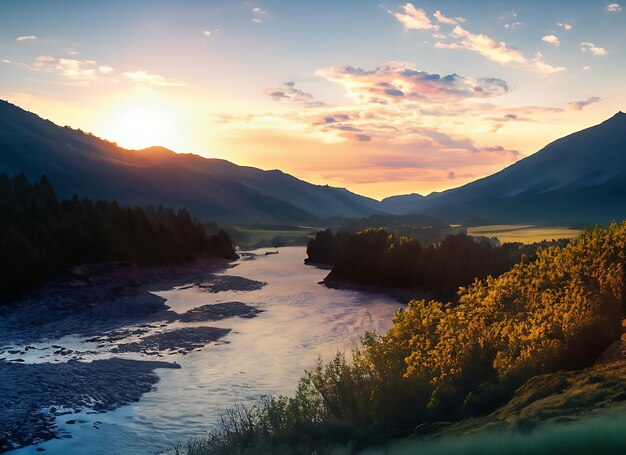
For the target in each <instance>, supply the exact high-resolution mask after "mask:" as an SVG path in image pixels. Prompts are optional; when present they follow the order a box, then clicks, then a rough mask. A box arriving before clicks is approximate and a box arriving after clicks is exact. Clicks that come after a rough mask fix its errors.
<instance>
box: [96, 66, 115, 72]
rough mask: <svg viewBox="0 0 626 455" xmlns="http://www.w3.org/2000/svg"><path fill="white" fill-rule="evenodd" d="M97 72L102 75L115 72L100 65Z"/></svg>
mask: <svg viewBox="0 0 626 455" xmlns="http://www.w3.org/2000/svg"><path fill="white" fill-rule="evenodd" d="M98 71H99V72H101V73H102V74H109V73H112V72H113V71H115V69H114V68H113V67H112V66H109V65H100V66H99V67H98Z"/></svg>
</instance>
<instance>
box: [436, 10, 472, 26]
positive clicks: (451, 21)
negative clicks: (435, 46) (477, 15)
mask: <svg viewBox="0 0 626 455" xmlns="http://www.w3.org/2000/svg"><path fill="white" fill-rule="evenodd" d="M433 17H434V18H435V19H437V22H440V23H442V24H448V25H457V24H460V23H462V22H465V18H463V17H447V16H444V15H443V14H442V13H441V11H439V10H437V11H435V14H433Z"/></svg>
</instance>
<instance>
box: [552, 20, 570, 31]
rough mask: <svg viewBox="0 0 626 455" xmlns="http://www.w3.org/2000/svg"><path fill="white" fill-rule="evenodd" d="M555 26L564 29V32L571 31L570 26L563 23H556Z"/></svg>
mask: <svg viewBox="0 0 626 455" xmlns="http://www.w3.org/2000/svg"><path fill="white" fill-rule="evenodd" d="M556 25H558V26H559V27H562V28H564V29H565V30H571V29H572V25H571V24H567V23H565V22H557V23H556Z"/></svg>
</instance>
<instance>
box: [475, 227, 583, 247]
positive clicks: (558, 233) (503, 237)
mask: <svg viewBox="0 0 626 455" xmlns="http://www.w3.org/2000/svg"><path fill="white" fill-rule="evenodd" d="M581 232H582V229H576V228H572V227H567V226H532V225H512V224H492V225H488V226H474V227H469V228H467V233H468V234H470V235H476V236H478V235H482V236H485V237H497V238H498V240H500V242H502V243H505V242H521V243H534V242H541V241H542V240H556V239H563V238H572V237H575V236H577V235H578V234H580V233H581Z"/></svg>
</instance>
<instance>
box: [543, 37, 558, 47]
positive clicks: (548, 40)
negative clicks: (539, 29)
mask: <svg viewBox="0 0 626 455" xmlns="http://www.w3.org/2000/svg"><path fill="white" fill-rule="evenodd" d="M541 39H542V40H543V41H545V42H546V43H548V44H552V45H553V46H557V47H558V46H560V45H561V40H559V38H558V37H557V36H556V35H546V36H544V37H543V38H541Z"/></svg>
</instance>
